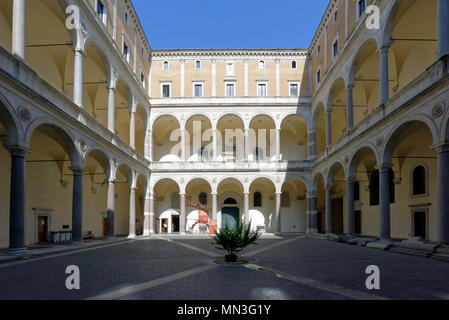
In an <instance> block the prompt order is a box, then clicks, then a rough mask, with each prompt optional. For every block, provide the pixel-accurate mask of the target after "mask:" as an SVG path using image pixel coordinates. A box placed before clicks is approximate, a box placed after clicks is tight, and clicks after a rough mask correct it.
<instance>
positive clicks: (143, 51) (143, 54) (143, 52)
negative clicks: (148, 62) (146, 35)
mask: <svg viewBox="0 0 449 320" xmlns="http://www.w3.org/2000/svg"><path fill="white" fill-rule="evenodd" d="M141 54H142V58H143V57H144V56H145V50H144V49H143V47H142V50H141Z"/></svg>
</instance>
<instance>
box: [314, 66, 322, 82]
mask: <svg viewBox="0 0 449 320" xmlns="http://www.w3.org/2000/svg"><path fill="white" fill-rule="evenodd" d="M315 80H316V84H317V85H319V84H320V83H321V67H319V68H318V70H317V71H316V73H315Z"/></svg>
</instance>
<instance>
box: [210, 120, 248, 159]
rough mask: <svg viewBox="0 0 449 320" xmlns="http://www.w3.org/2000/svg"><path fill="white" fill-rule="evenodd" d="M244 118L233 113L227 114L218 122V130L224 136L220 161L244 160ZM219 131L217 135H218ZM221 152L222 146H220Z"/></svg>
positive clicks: (219, 156)
mask: <svg viewBox="0 0 449 320" xmlns="http://www.w3.org/2000/svg"><path fill="white" fill-rule="evenodd" d="M244 127H245V126H244V124H243V120H242V119H241V118H240V117H238V116H236V115H233V114H229V115H225V116H223V117H221V119H220V120H219V121H218V123H217V130H218V132H220V134H221V137H222V142H223V143H222V146H221V154H219V155H218V157H217V158H218V159H217V160H218V161H243V160H244V154H245V147H244V146H245V145H244V143H245V142H244V141H245V140H244V136H245V134H244ZM218 132H217V135H218ZM218 150H219V153H220V146H218Z"/></svg>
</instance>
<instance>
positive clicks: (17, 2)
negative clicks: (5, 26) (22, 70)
mask: <svg viewBox="0 0 449 320" xmlns="http://www.w3.org/2000/svg"><path fill="white" fill-rule="evenodd" d="M12 11H13V13H12V54H13V55H15V56H17V57H19V58H21V59H22V60H25V59H26V0H14V2H13V9H12Z"/></svg>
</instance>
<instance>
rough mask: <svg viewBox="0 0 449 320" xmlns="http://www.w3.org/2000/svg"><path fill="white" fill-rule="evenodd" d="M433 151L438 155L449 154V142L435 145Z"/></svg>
mask: <svg viewBox="0 0 449 320" xmlns="http://www.w3.org/2000/svg"><path fill="white" fill-rule="evenodd" d="M431 149H433V150H435V151H436V152H437V153H446V152H449V142H441V143H438V144H436V145H433V146H432V147H431Z"/></svg>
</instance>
